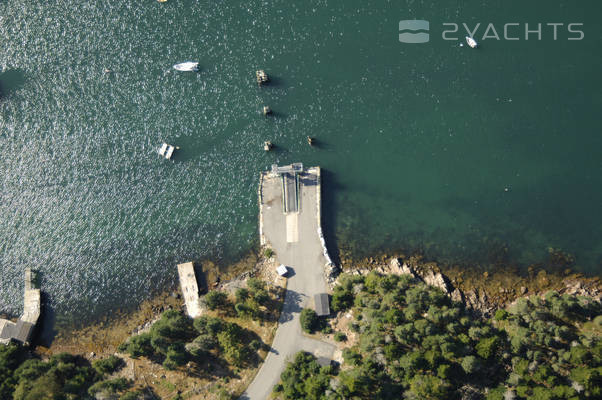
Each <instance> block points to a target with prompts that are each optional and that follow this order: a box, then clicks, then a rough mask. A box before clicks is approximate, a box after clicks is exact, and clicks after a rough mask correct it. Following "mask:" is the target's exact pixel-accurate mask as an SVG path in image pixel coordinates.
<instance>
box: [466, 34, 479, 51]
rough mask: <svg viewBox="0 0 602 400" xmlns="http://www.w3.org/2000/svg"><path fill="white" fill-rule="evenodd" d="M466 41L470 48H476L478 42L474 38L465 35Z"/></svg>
mask: <svg viewBox="0 0 602 400" xmlns="http://www.w3.org/2000/svg"><path fill="white" fill-rule="evenodd" d="M466 43H468V45H469V46H470V47H471V48H473V49H476V48H477V46H478V45H479V44H478V43H477V41H476V40H474V39H473V38H472V37H470V36H466Z"/></svg>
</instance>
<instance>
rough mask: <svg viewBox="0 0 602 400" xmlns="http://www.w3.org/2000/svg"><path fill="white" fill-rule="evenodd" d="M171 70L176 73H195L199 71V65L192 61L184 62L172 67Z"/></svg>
mask: <svg viewBox="0 0 602 400" xmlns="http://www.w3.org/2000/svg"><path fill="white" fill-rule="evenodd" d="M173 68H174V69H175V70H177V71H192V72H195V71H198V70H199V63H198V62H194V61H186V62H183V63H180V64H176V65H174V66H173Z"/></svg>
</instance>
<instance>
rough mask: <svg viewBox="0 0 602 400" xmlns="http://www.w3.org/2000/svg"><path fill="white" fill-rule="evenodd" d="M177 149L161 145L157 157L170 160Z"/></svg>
mask: <svg viewBox="0 0 602 400" xmlns="http://www.w3.org/2000/svg"><path fill="white" fill-rule="evenodd" d="M177 148H178V147H175V146H172V145H170V144H167V143H163V145H161V148H160V149H159V155H160V156H161V157H165V158H166V159H168V160H170V159H171V156H172V155H173V152H174V150H175V149H177Z"/></svg>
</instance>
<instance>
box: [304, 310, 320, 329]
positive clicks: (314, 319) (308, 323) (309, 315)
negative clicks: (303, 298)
mask: <svg viewBox="0 0 602 400" xmlns="http://www.w3.org/2000/svg"><path fill="white" fill-rule="evenodd" d="M318 320H319V319H318V314H316V312H315V311H314V310H312V309H311V308H304V309H303V310H301V316H300V323H301V328H302V329H303V330H304V331H305V332H307V333H313V332H314V331H315V330H316V329H317V327H318Z"/></svg>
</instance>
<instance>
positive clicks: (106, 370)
mask: <svg viewBox="0 0 602 400" xmlns="http://www.w3.org/2000/svg"><path fill="white" fill-rule="evenodd" d="M92 366H93V367H94V369H95V370H96V372H98V373H99V374H100V375H103V374H112V373H113V372H115V371H117V370H119V369H121V368H123V367H124V366H125V362H124V361H123V359H122V358H120V357H117V356H110V357H108V358H104V359H102V360H97V361H94V362H93V363H92Z"/></svg>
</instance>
